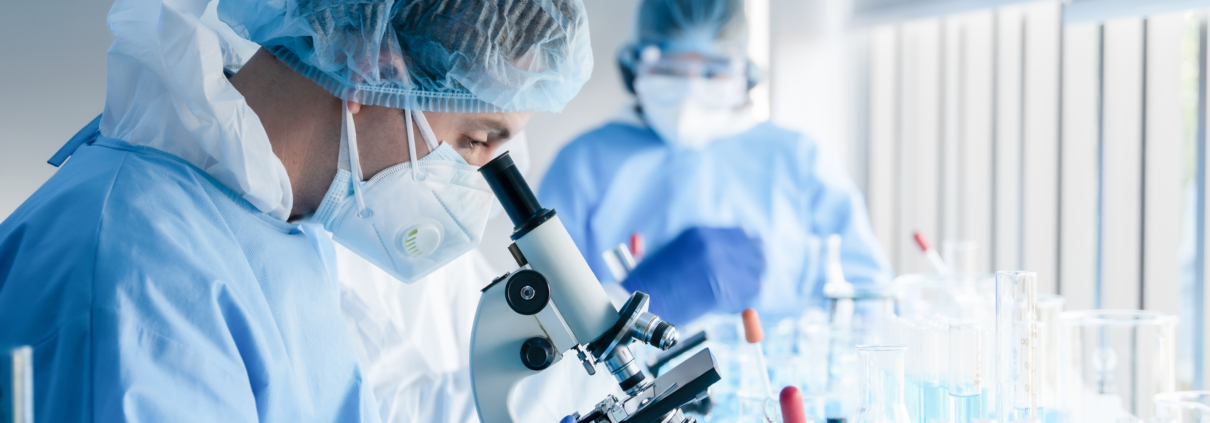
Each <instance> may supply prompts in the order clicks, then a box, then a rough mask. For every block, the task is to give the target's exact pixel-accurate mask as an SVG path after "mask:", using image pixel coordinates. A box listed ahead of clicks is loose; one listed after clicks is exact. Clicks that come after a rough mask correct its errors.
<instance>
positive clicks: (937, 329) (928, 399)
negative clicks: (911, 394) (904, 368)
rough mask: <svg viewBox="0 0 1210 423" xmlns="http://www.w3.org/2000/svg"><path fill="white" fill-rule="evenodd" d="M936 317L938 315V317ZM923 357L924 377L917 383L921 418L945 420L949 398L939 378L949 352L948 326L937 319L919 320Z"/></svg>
mask: <svg viewBox="0 0 1210 423" xmlns="http://www.w3.org/2000/svg"><path fill="white" fill-rule="evenodd" d="M938 319H941V317H939V316H938ZM920 327H921V335H922V337H921V346H920V353H921V359H922V361H923V362H922V363H921V364H922V365H921V370H922V371H923V377H922V379H921V382H920V400H921V401H920V421H921V422H922V423H930V422H936V421H946V420H949V418H950V398H949V394H948V393H947V392H946V391H948V388H947V386H946V384H945V381H944V380H943V378H942V371H943V369H945V368H946V364H947V361H948V357H947V356H948V355H949V347H948V346H947V344H948V343H949V342H948V341H949V336H948V333H947V332H948V329H949V328H948V326H947V325H946V324H944V323H941V321H940V320H927V321H923V322H921V325H920Z"/></svg>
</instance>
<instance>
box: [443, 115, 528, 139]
mask: <svg viewBox="0 0 1210 423" xmlns="http://www.w3.org/2000/svg"><path fill="white" fill-rule="evenodd" d="M531 114H532V113H531V112H499V113H464V114H461V116H460V119H458V121H459V122H458V125H457V128H458V129H459V130H463V131H486V132H494V133H499V134H502V135H503V134H508V133H516V132H520V131H521V130H522V129H524V127H525V123H526V122H528V120H529V116H530V115H531Z"/></svg>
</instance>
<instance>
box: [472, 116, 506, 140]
mask: <svg viewBox="0 0 1210 423" xmlns="http://www.w3.org/2000/svg"><path fill="white" fill-rule="evenodd" d="M474 126H475V129H476V130H484V131H488V132H494V133H496V135H499V136H500V138H504V139H509V138H512V135H513V134H512V132H511V131H509V130H508V124H507V123H505V122H504V120H503V119H500V118H496V117H484V118H482V119H476V120H475V124H474Z"/></svg>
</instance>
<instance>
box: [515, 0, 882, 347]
mask: <svg viewBox="0 0 1210 423" xmlns="http://www.w3.org/2000/svg"><path fill="white" fill-rule="evenodd" d="M743 8H744V5H743V1H742V0H643V1H642V3H641V5H640V6H639V14H638V20H637V25H636V31H635V36H634V40H633V41H632V42H631V43H629V44H627V45H625V46H623V47H622V49H621V50H620V51H619V53H618V64H619V66H620V67H621V71H622V75H623V78H624V82H625V85H626V88H627V89H629V90H630V91H631V92H632V93H633V94H635V97H636V99H637V105H636V106H633V107H629V108H627V109H626V110H625V111H624V113H623V114H622V116H620V117H618V118H616V119H615V120H614V121H612V122H610V123H607V124H606V125H604V126H602V127H600V128H597V129H594V130H592V131H589V132H588V133H586V134H584V135H581V136H580V137H579V138H577V139H575V140H573V141H572V142H571V143H570V144H568V145H567V146H566V147H564V148H563V150H562V151H561V152H560V153H559V154H558V156H557V157H556V159H555V161H554V164H552V165H551V168H550V170H549V171H548V172H547V173H546V176H545V178H544V179H543V181H542V184H541V186H540V191H539V194H538V196H539V199H540V201H541V202H542V204H544V205H546V206H547V207H551V208H553V209H555V210H558V211H559V216H561V217H562V220H563V223H564V225H566V227H567V231H568V232H569V233H570V234H571V236H572V238H573V239H574V240H575V242H576V245H577V247H579V249H580V251H581V252H582V253H583V254H584V257H585V258H586V259H587V260H588V263H589V264H590V265H591V266H592V269H593V271H594V273H596V275H597V277H598V278H599V279H601V280H602V281H608V280H613V279H614V278H613V277H612V276H611V272H610V270H609V268H608V267H607V264H606V262H605V260H604V258H603V257H602V254H603V253H605V252H607V251H610V250H611V249H613V248H615V247H616V246H618V245H619V244H621V243H625V242H627V240H628V239H630V237H631V235H632V234H636V233H637V234H639V235H641V236H642V237H643V238H644V239H645V240H646V242H647V244H648V246H649V248H650V249H651V250H652V252H651V253H650V254H648V255H647V257H643V258H641V262H639V264H638V266H637V267H636V268H635V269H634V270H633V271H632V272H630V273H629V275H628V276H626V277H625V279H624V280H621V281H615V282H620V285H621V287H623V288H625V289H626V290H627V291H630V292H633V291H642V292H646V293H648V294H650V295H651V301H652V303H651V311H652V312H653V313H656V314H658V315H660V316H661V317H663V318H664V319H666V320H668V321H669V322H671V323H673V324H678V325H680V324H686V323H688V322H690V321H692V320H694V319H696V318H697V317H699V316H702V315H703V314H706V313H709V312H712V311H721V312H736V313H737V312H739V311H741V310H742V309H744V308H746V307H756V308H757V309H758V310H759V311H760V312H761V313H762V314H771V315H788V314H797V313H799V312H801V311H802V310H803V308H804V307H807V306H810V305H812V304H818V303H816V300H821V299H822V288H823V285H824V280H825V269H826V267H827V266H825V265H824V264H825V263H824V261H825V250H826V248H825V244H826V242H825V240H826V239H827V238H828V237H829V236H831V235H839V236H840V237H841V239H842V244H841V245H842V247H841V252H840V258H841V264H842V266H843V269H844V275H845V277H846V278H847V279H848V281H849V282H851V283H852V284H853V285H856V286H859V287H861V286H875V285H880V284H886V283H889V282H890V281H891V278H892V276H893V274H892V271H891V267H890V265H889V263H888V261H887V260H886V258H885V256H884V255H883V253H882V251H881V248H880V247H879V245H878V242H877V240H876V239H875V238H874V234H873V231H872V230H871V228H870V222H869V218H868V216H867V212H866V208H865V204H864V201H863V200H862V197H861V193H860V192H858V190H857V187H856V186H855V185H854V184H853V182H852V181H851V180H850V179H849V178H848V177H847V176H846V175H845V174H844V171H843V169H842V168H841V167H840V165H839V163H838V160H836V159H835V158H832V157H830V156H829V155H827V154H826V153H825V152H824V151H823V150H822V149H821V148H820V146H819V145H818V144H816V143H815V141H813V140H812V139H810V138H808V137H806V136H805V135H803V134H800V133H797V132H794V131H791V130H788V129H784V128H781V127H779V126H777V125H774V124H772V123H769V122H757V121H755V120H754V119H753V118H752V116H751V114H750V110H749V109H750V108H749V107H748V90H749V89H751V88H752V87H753V86H754V85H755V82H756V80H757V69H756V68H755V66H754V65H752V63H751V61H749V60H748V56H747V53H746V48H747V35H748V28H747V22H746V19H745V17H744V9H743ZM806 101H809V99H807V100H806ZM615 286H616V285H615Z"/></svg>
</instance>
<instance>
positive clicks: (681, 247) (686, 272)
mask: <svg viewBox="0 0 1210 423" xmlns="http://www.w3.org/2000/svg"><path fill="white" fill-rule="evenodd" d="M764 270H765V254H764V251H763V250H762V249H761V244H760V241H759V240H758V239H755V238H752V237H750V236H748V234H747V233H745V232H744V230H743V229H739V228H708V227H693V228H689V229H686V230H684V231H683V232H681V234H680V235H678V236H677V237H676V239H674V240H673V241H672V242H670V243H669V244H668V245H666V246H664V247H663V248H661V249H660V250H659V251H657V252H655V253H654V254H652V255H651V256H650V257H648V258H647V259H645V260H643V262H642V263H639V265H638V267H636V268H635V269H634V271H633V272H631V273H630V275H629V276H628V277H627V278H626V280H625V281H622V286H624V287H626V289H628V290H630V291H632V292H633V291H641V292H645V293H647V294H649V295H651V312H652V313H656V314H658V315H659V316H661V317H663V318H664V319H665V320H667V321H669V322H671V323H673V324H684V323H688V322H689V321H692V320H694V319H696V318H698V317H700V316H702V315H703V314H706V313H708V312H711V311H714V310H721V311H729V312H738V311H740V310H742V309H744V308H745V307H747V306H748V305H749V304H750V303H751V302H752V301H754V300H755V299H756V297H757V295H758V294H759V293H760V286H761V279H760V277H761V274H762V273H764Z"/></svg>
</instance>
